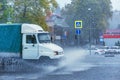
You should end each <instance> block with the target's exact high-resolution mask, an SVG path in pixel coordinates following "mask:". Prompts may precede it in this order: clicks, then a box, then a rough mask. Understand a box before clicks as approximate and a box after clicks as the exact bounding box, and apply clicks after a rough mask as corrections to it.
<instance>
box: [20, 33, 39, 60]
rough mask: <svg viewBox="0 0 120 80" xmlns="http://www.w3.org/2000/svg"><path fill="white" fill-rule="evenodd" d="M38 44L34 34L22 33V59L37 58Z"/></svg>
mask: <svg viewBox="0 0 120 80" xmlns="http://www.w3.org/2000/svg"><path fill="white" fill-rule="evenodd" d="M38 49H39V48H38V44H37V40H36V37H35V35H33V34H24V35H23V52H22V57H23V59H37V58H38V56H39V54H38V51H39V50H38Z"/></svg>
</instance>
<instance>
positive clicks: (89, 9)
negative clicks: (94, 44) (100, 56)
mask: <svg viewBox="0 0 120 80" xmlns="http://www.w3.org/2000/svg"><path fill="white" fill-rule="evenodd" d="M88 11H91V8H88ZM90 19H91V17H90ZM90 24H91V23H90V20H89V44H90V45H89V48H90V49H89V53H90V55H91V25H90Z"/></svg>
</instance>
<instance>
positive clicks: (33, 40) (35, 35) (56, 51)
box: [21, 24, 64, 59]
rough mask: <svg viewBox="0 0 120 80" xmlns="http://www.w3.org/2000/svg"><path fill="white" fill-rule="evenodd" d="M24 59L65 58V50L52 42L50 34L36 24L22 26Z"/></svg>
mask: <svg viewBox="0 0 120 80" xmlns="http://www.w3.org/2000/svg"><path fill="white" fill-rule="evenodd" d="M21 27H22V29H21V33H22V58H23V59H39V58H40V57H41V56H47V57H49V58H50V59H58V58H61V57H63V56H64V54H63V49H62V48H61V47H60V46H58V45H56V44H54V43H52V42H51V37H50V35H49V33H48V32H46V31H44V30H43V29H42V28H41V27H40V26H38V25H35V24H22V26H21Z"/></svg>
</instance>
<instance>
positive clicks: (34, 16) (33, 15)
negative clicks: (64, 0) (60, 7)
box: [15, 0, 57, 30]
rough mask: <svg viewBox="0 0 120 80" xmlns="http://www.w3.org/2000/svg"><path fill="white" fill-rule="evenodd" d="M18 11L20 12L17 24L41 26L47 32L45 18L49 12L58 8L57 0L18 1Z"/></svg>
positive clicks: (16, 4)
mask: <svg viewBox="0 0 120 80" xmlns="http://www.w3.org/2000/svg"><path fill="white" fill-rule="evenodd" d="M15 6H16V9H15V10H16V11H17V12H19V14H18V15H16V16H17V18H18V19H17V20H18V21H16V22H22V23H24V22H30V23H35V24H39V25H41V26H42V27H43V29H44V30H47V29H48V27H47V24H46V21H45V16H46V12H47V11H52V10H53V8H56V6H57V3H56V1H55V0H16V1H15Z"/></svg>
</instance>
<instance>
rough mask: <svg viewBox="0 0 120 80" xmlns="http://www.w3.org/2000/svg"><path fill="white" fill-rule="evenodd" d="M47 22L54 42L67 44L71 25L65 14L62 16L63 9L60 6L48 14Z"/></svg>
mask: <svg viewBox="0 0 120 80" xmlns="http://www.w3.org/2000/svg"><path fill="white" fill-rule="evenodd" d="M46 23H47V25H48V27H49V32H50V33H51V35H52V39H53V41H54V42H57V43H61V42H63V43H62V44H65V43H66V42H67V41H66V39H67V35H68V31H69V26H68V24H67V23H66V22H65V19H64V17H63V16H61V10H60V8H59V7H58V8H57V9H56V10H55V11H54V12H53V13H51V12H49V14H48V15H47V16H46Z"/></svg>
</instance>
